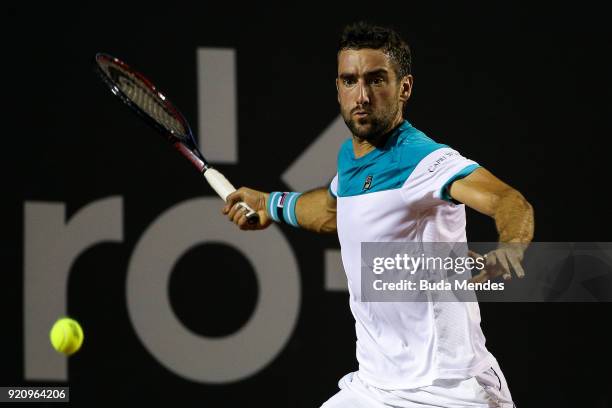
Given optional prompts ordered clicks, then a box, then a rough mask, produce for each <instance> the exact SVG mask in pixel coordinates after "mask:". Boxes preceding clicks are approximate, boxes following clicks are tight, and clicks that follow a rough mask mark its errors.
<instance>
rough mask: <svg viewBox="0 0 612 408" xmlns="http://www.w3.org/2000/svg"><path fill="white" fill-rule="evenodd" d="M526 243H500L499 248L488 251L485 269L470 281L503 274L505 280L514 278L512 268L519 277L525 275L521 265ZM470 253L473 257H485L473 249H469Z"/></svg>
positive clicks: (482, 280)
mask: <svg viewBox="0 0 612 408" xmlns="http://www.w3.org/2000/svg"><path fill="white" fill-rule="evenodd" d="M525 248H526V246H525V245H522V244H520V243H507V244H504V243H502V244H500V246H499V248H497V249H496V250H494V251H491V252H489V253H487V254H486V255H485V256H484V258H485V259H486V262H485V267H484V269H483V270H482V271H481V272H480V273H479V274H478V275H476V276H473V277H472V278H471V279H470V282H486V281H488V280H489V279H492V278H495V277H497V276H500V275H501V276H502V277H503V278H504V280H510V279H512V270H514V273H515V274H516V276H517V277H518V278H523V277H525V271H524V270H523V267H522V266H521V262H522V261H523V254H524V252H525ZM468 255H469V256H470V257H472V258H476V257H481V258H482V257H483V256H482V255H479V254H477V253H476V252H473V251H468Z"/></svg>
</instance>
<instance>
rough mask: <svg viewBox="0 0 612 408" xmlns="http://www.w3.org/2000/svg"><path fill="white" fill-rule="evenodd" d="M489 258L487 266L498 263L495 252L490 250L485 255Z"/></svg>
mask: <svg viewBox="0 0 612 408" xmlns="http://www.w3.org/2000/svg"><path fill="white" fill-rule="evenodd" d="M485 257H486V258H487V261H486V265H487V267H492V266H496V265H497V254H496V253H495V252H489V253H488V254H486V255H485Z"/></svg>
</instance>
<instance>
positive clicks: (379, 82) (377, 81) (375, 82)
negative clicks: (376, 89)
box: [370, 76, 385, 85]
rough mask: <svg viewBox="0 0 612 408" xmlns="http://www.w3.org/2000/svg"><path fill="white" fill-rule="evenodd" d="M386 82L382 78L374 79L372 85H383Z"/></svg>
mask: <svg viewBox="0 0 612 408" xmlns="http://www.w3.org/2000/svg"><path fill="white" fill-rule="evenodd" d="M384 82H385V79H384V78H383V77H381V76H377V77H374V78H372V80H371V81H370V83H371V84H372V85H382V84H383V83H384Z"/></svg>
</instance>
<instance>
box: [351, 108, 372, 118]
mask: <svg viewBox="0 0 612 408" xmlns="http://www.w3.org/2000/svg"><path fill="white" fill-rule="evenodd" d="M369 114H370V113H369V112H366V111H363V110H358V111H355V112H353V116H356V117H358V118H365V117H366V116H368V115H369Z"/></svg>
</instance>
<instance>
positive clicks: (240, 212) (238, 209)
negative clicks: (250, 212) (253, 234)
mask: <svg viewBox="0 0 612 408" xmlns="http://www.w3.org/2000/svg"><path fill="white" fill-rule="evenodd" d="M232 211H233V212H234V216H233V217H232V221H234V223H235V224H236V225H240V224H239V221H240V218H241V217H243V216H244V215H245V214H246V212H245V210H244V207H242V206H241V205H238V204H236V205H235V206H234V208H232Z"/></svg>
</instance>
